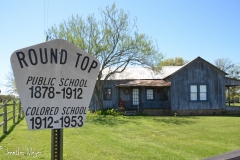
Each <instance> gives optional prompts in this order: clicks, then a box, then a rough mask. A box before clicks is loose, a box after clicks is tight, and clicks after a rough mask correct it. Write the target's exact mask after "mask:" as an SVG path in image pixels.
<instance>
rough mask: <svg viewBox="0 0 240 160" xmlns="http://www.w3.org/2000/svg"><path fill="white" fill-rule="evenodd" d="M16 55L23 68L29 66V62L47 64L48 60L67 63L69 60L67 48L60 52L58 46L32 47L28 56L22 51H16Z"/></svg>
mask: <svg viewBox="0 0 240 160" xmlns="http://www.w3.org/2000/svg"><path fill="white" fill-rule="evenodd" d="M16 55H17V59H18V62H19V65H20V67H21V68H24V67H28V65H29V64H31V65H37V64H39V63H40V64H47V63H48V62H49V63H55V64H58V63H59V64H66V62H67V51H66V50H65V49H61V51H60V52H59V54H58V49H56V48H55V49H54V48H50V49H47V48H39V49H37V50H34V49H33V48H31V49H29V50H28V51H27V56H28V58H27V57H26V54H25V53H24V52H22V51H19V52H16ZM39 59H40V60H39Z"/></svg>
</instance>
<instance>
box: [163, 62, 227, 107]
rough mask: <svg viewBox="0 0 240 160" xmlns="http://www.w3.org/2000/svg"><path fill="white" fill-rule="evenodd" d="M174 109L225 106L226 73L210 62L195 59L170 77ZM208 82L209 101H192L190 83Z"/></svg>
mask: <svg viewBox="0 0 240 160" xmlns="http://www.w3.org/2000/svg"><path fill="white" fill-rule="evenodd" d="M168 80H169V81H170V82H171V89H170V96H171V109H172V110H189V109H193V110H196V109H221V108H225V106H226V105H225V103H226V97H225V74H224V73H223V72H221V71H219V70H218V69H216V68H215V67H213V66H212V65H210V64H209V63H206V62H205V61H202V60H195V61H193V62H191V63H190V64H188V65H186V66H185V67H183V68H182V69H180V70H179V71H178V72H176V73H175V74H173V75H172V76H171V77H169V78H168ZM191 84H206V85H207V86H208V87H207V89H208V100H207V101H202V102H201V101H198V102H192V101H190V85H191Z"/></svg>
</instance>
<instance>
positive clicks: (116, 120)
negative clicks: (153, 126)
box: [87, 115, 199, 127]
mask: <svg viewBox="0 0 240 160" xmlns="http://www.w3.org/2000/svg"><path fill="white" fill-rule="evenodd" d="M143 119H144V120H147V121H148V120H149V121H155V122H157V123H167V124H175V125H192V124H195V123H196V122H197V121H196V120H197V119H199V118H198V117H196V116H184V117H174V116H156V117H155V116H154V117H153V116H123V117H122V116H115V117H114V116H111V115H108V116H102V115H96V116H89V117H88V118H87V121H88V122H89V123H92V124H94V125H105V126H110V127H112V126H118V125H123V124H127V123H134V124H136V125H139V124H141V123H142V120H143Z"/></svg>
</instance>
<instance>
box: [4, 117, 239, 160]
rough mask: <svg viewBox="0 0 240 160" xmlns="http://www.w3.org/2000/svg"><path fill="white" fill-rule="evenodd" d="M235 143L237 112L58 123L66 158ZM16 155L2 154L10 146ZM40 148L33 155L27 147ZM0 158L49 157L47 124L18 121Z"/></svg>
mask: <svg viewBox="0 0 240 160" xmlns="http://www.w3.org/2000/svg"><path fill="white" fill-rule="evenodd" d="M239 148H240V119H239V117H221V116H215V117H207V116H202V117H201V116H199V117H197V116H196V117H195V116H189V117H160V116H155V117H152V116H117V117H113V116H98V115H93V114H88V115H87V120H86V122H85V124H84V126H83V127H82V128H67V129H64V138H63V158H64V159H67V160H76V159H93V160H106V159H110V160H118V159H119V160H122V159H124V160H133V159H134V160H135V159H136V160H138V159H139V160H141V159H142V160H146V159H147V160H151V159H152V160H155V159H157V160H161V159H162V160H166V159H176V160H181V159H187V160H188V159H189V160H194V159H203V158H206V157H210V156H214V155H218V154H222V153H225V152H228V151H232V150H236V149H239ZM16 150H17V151H20V152H24V154H22V155H9V154H8V155H7V152H9V151H11V152H13V151H16ZM29 150H31V151H32V152H35V153H36V152H41V153H38V155H37V157H36V158H33V156H34V155H35V154H31V155H29V154H28V151H29ZM0 159H2V160H5V159H12V160H14V159H22V160H25V159H47V160H48V159H51V130H34V131H30V130H28V129H27V124H26V120H25V119H24V120H23V121H21V123H20V124H19V125H17V126H16V127H15V129H14V130H13V132H12V133H11V134H9V135H8V136H7V137H6V138H5V139H4V140H3V141H2V142H1V143H0Z"/></svg>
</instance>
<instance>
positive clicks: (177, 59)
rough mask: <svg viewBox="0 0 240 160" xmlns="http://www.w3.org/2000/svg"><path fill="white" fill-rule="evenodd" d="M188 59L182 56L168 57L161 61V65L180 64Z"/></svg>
mask: <svg viewBox="0 0 240 160" xmlns="http://www.w3.org/2000/svg"><path fill="white" fill-rule="evenodd" d="M187 62H188V61H187V60H184V59H183V58H182V57H175V58H168V59H165V60H163V61H161V65H162V66H182V65H184V64H186V63H187Z"/></svg>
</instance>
